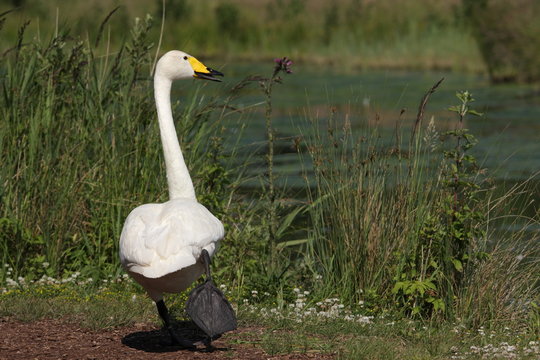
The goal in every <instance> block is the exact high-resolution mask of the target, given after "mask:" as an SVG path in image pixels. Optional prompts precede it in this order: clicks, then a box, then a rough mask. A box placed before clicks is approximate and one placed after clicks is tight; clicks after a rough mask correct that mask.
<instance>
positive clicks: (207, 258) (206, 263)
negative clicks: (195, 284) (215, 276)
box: [201, 249, 212, 280]
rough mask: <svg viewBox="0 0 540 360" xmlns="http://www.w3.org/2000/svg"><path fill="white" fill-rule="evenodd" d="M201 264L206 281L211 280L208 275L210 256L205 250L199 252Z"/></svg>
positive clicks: (210, 276)
mask: <svg viewBox="0 0 540 360" xmlns="http://www.w3.org/2000/svg"><path fill="white" fill-rule="evenodd" d="M201 258H202V262H203V264H204V269H205V271H206V280H212V275H211V274H210V262H211V261H210V254H208V251H206V249H203V250H202V252H201Z"/></svg>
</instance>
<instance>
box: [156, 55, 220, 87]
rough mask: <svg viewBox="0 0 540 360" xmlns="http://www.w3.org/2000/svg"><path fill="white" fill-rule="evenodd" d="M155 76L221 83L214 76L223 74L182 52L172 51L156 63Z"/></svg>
mask: <svg viewBox="0 0 540 360" xmlns="http://www.w3.org/2000/svg"><path fill="white" fill-rule="evenodd" d="M155 76H164V77H166V78H168V79H170V80H179V79H189V78H195V79H204V80H212V81H221V80H220V79H218V78H216V76H223V74H222V73H221V72H219V71H217V70H214V69H212V68H209V67H207V66H206V65H203V63H201V62H200V61H199V60H197V59H196V58H195V57H193V56H191V55H189V54H186V53H185V52H183V51H179V50H172V51H169V52H167V53H166V54H165V55H163V56H162V57H161V58H160V59H159V61H158V62H157V65H156V72H155Z"/></svg>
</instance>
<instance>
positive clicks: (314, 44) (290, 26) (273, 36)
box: [0, 0, 484, 71]
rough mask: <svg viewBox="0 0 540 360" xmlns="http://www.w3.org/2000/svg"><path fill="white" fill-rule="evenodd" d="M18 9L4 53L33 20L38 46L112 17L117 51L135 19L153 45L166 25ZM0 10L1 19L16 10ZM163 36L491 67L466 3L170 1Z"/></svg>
mask: <svg viewBox="0 0 540 360" xmlns="http://www.w3.org/2000/svg"><path fill="white" fill-rule="evenodd" d="M18 3H20V4H21V7H20V8H19V9H18V10H16V11H14V12H13V13H11V14H9V16H8V17H7V20H6V22H5V23H4V30H3V33H4V36H3V37H2V40H1V42H0V44H1V47H2V48H3V49H6V48H9V47H11V46H12V45H13V42H14V39H16V38H17V34H18V31H19V28H20V26H21V25H22V24H26V21H28V24H27V29H28V32H29V34H35V35H37V37H38V38H39V37H41V38H43V39H46V38H48V37H49V36H50V35H51V34H53V33H54V32H55V31H57V28H58V26H59V25H60V26H67V27H69V28H70V29H72V34H76V35H79V36H81V37H83V38H88V39H89V41H91V42H94V41H95V39H96V37H97V33H98V31H99V30H98V29H100V24H101V22H102V21H104V20H105V19H108V21H107V22H106V23H104V24H103V25H102V26H103V30H104V32H103V34H101V36H102V45H101V48H100V49H101V50H102V51H104V49H106V48H107V47H108V46H112V47H113V48H117V47H118V45H119V44H120V43H122V42H123V41H124V40H125V39H126V38H127V37H128V36H129V34H128V33H127V31H126V29H127V28H129V27H130V26H131V25H132V24H133V19H134V18H135V17H139V18H141V19H144V18H145V17H146V15H147V14H150V15H151V16H152V17H153V19H154V20H153V21H154V23H155V25H156V26H155V27H154V28H153V30H152V38H153V39H155V42H156V43H157V41H158V38H159V36H158V34H159V32H160V26H161V25H162V21H161V19H162V15H163V12H162V5H161V4H162V1H161V0H156V1H112V0H100V1H94V2H83V1H73V2H70V3H69V4H65V3H63V2H55V1H51V2H45V3H44V2H40V1H34V0H23V1H18ZM117 5H120V8H118V9H117V11H115V12H114V14H112V15H111V17H110V18H108V17H107V15H108V14H109V13H110V12H111V11H112V10H113V9H115V8H116V6H117ZM0 6H1V7H0V12H1V11H3V10H8V9H10V8H11V7H10V6H9V4H7V3H4V4H3V5H1V4H0ZM73 19H77V21H73ZM163 29H164V32H163V38H162V46H163V48H164V49H174V48H182V49H185V50H186V51H190V52H193V53H197V54H199V56H200V55H205V56H213V57H218V56H219V58H220V59H223V58H224V57H226V58H228V59H229V60H230V61H237V60H238V59H244V60H247V59H249V60H254V59H256V60H260V59H272V58H274V57H275V56H276V54H283V55H285V54H287V55H289V56H292V57H294V58H295V60H297V61H303V62H306V63H315V64H324V65H333V66H336V67H338V68H348V69H353V68H357V67H371V68H408V69H453V70H464V71H483V69H484V65H483V63H482V59H481V55H480V53H479V51H478V50H477V47H476V43H475V39H474V38H473V36H472V34H471V32H470V29H469V27H468V25H467V24H466V19H465V17H464V14H463V9H462V7H461V3H460V2H459V1H447V2H437V1H432V0H423V1H417V2H407V1H398V2H396V1H387V0H385V1H377V2H368V1H363V0H341V1H336V2H332V4H327V3H325V2H323V1H304V0H271V1H247V0H233V1H227V2H201V1H192V0H169V1H167V3H166V11H165V22H164V23H163ZM35 35H28V36H27V37H26V38H25V40H24V41H23V42H27V41H31V37H32V36H35Z"/></svg>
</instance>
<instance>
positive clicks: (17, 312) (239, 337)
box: [0, 277, 540, 360]
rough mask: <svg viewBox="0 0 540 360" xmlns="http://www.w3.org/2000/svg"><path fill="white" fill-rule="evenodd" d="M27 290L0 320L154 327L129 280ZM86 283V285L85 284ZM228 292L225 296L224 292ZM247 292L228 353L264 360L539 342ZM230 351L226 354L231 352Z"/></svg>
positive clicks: (492, 354)
mask: <svg viewBox="0 0 540 360" xmlns="http://www.w3.org/2000/svg"><path fill="white" fill-rule="evenodd" d="M48 282H49V283H48V284H47V283H45V282H44V283H41V284H26V285H23V286H22V287H15V288H13V287H10V288H8V289H7V290H6V291H5V292H3V293H2V294H0V317H5V316H9V317H11V319H12V320H19V321H24V322H33V321H37V320H40V319H60V320H61V321H64V322H69V323H73V324H77V325H78V326H82V327H83V328H88V329H92V330H96V331H99V330H106V329H115V328H119V327H124V326H133V325H135V324H141V323H143V324H153V326H155V327H159V326H160V325H159V324H160V320H159V318H158V317H157V314H156V313H155V309H154V306H153V304H151V303H150V302H149V301H148V300H147V299H146V298H145V295H144V294H142V293H141V292H140V291H138V290H137V288H136V287H135V285H134V284H133V283H132V282H131V281H130V280H127V279H122V278H118V279H110V281H108V282H107V283H102V284H101V285H100V286H98V287H96V286H95V285H91V284H89V283H88V282H87V281H85V280H84V279H80V278H77V277H73V278H71V279H69V280H67V281H64V282H63V283H62V284H53V281H51V279H49V280H48ZM90 283H92V282H90ZM225 291H226V290H225ZM264 296H265V295H264V294H258V293H255V292H253V293H252V294H251V295H250V296H249V297H248V298H246V299H244V300H243V301H242V302H240V303H239V304H238V305H237V312H238V315H239V323H240V327H241V328H246V329H247V330H245V331H242V332H240V333H232V334H227V335H225V341H226V343H227V344H230V347H231V348H232V349H234V348H236V347H238V346H240V345H249V346H251V347H255V348H262V349H263V350H264V352H265V353H266V354H267V355H268V356H275V357H279V356H280V355H284V356H286V355H290V354H298V355H301V354H311V355H312V356H314V355H316V354H321V355H326V356H329V357H332V358H338V359H389V360H391V359H404V358H407V359H480V358H486V357H488V358H501V359H506V358H509V359H511V358H519V359H536V358H537V357H538V356H539V355H540V342H539V340H538V338H536V337H534V336H531V334H530V333H527V331H526V330H524V329H511V328H508V327H500V328H497V329H484V328H479V329H477V330H471V329H467V328H465V327H463V326H462V325H460V324H457V323H435V322H431V323H430V322H421V321H413V320H408V319H403V318H395V317H393V316H391V315H389V314H386V315H385V316H378V317H373V316H370V315H366V313H365V309H364V314H362V310H358V309H357V310H355V311H352V310H351V308H349V307H346V306H344V305H343V304H341V303H340V302H339V300H338V299H335V298H328V299H322V300H321V301H320V302H315V301H314V300H313V299H312V296H311V294H309V292H304V291H300V290H299V289H297V291H296V299H295V300H294V301H292V302H290V303H286V304H285V305H286V306H285V307H284V308H278V307H276V306H275V304H273V303H271V302H266V303H265V302H262V303H261V302H260V298H263V297H264ZM167 300H168V302H169V303H170V304H172V305H173V307H172V309H173V310H174V311H175V316H176V318H177V319H178V320H182V319H184V318H185V315H184V314H183V312H181V311H179V310H181V309H182V308H183V301H184V300H185V299H184V298H183V297H180V296H174V297H173V296H171V297H168V298H167ZM229 351H231V350H230V349H229Z"/></svg>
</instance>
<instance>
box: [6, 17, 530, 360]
mask: <svg viewBox="0 0 540 360" xmlns="http://www.w3.org/2000/svg"><path fill="white" fill-rule="evenodd" d="M102 30H103V31H105V30H104V28H102ZM104 34H105V32H99V31H98V32H97V33H96V36H95V39H100V41H101V40H103V39H104V37H103V35H104ZM23 35H24V34H22V33H21V35H20V37H19V39H18V41H15V44H14V46H13V49H12V50H11V51H10V52H8V53H7V54H5V56H3V57H2V58H1V61H2V63H1V70H0V73H1V74H2V78H1V86H2V89H3V95H2V97H1V98H0V105H1V106H0V109H1V110H0V111H1V117H2V121H1V122H0V155H1V158H2V164H3V165H2V167H1V170H0V171H1V172H0V183H1V184H2V188H1V193H0V196H1V203H0V218H1V219H0V249H1V250H2V252H1V258H0V261H1V263H2V264H6V265H5V266H3V267H2V268H1V269H0V281H1V283H2V284H6V293H5V295H3V296H4V297H5V298H6V299H9V296H29V297H34V296H36V295H35V294H33V293H32V292H31V291H30V292H29V293H28V292H25V291H22V292H19V293H18V292H17V291H15V290H16V289H21V288H22V289H25V286H26V285H25V284H30V283H32V282H33V283H34V284H35V283H36V282H38V283H40V282H41V283H47V282H52V283H53V285H51V286H53V290H52V291H53V294H52V298H53V299H56V298H57V296H56V295H57V294H56V293H54V291H55V290H54V286H56V285H54V283H56V282H58V281H55V280H54V279H73V278H79V277H81V278H83V279H86V281H88V279H90V278H91V279H92V280H90V282H93V283H101V282H103V280H109V279H114V278H117V277H118V276H119V274H121V269H120V266H119V262H118V255H117V254H118V236H119V234H120V231H121V228H122V224H123V221H124V219H125V217H126V216H127V214H128V212H129V211H130V210H131V209H132V208H134V207H135V206H137V205H139V204H141V203H149V202H156V201H164V200H166V194H167V191H166V187H165V184H166V181H165V178H164V170H163V166H162V164H163V161H162V159H161V145H160V140H159V133H158V126H157V123H156V121H155V110H154V105H153V101H152V96H150V94H151V93H152V87H151V81H150V77H149V75H148V74H149V73H150V69H151V67H152V64H153V61H154V51H155V49H154V48H153V47H152V45H151V44H152V43H155V42H156V41H155V40H156V38H154V37H153V36H152V26H151V21H150V19H148V18H147V19H143V20H139V21H137V22H136V23H135V25H134V26H133V27H132V28H131V30H130V37H129V39H128V40H127V41H126V42H125V43H124V44H122V45H121V46H119V47H118V48H111V49H109V52H107V53H105V54H103V53H101V51H102V48H101V47H100V46H101V45H100V44H102V43H101V42H100V41H96V40H95V39H94V38H92V39H91V40H89V39H82V40H81V39H79V38H77V37H73V36H71V35H70V34H69V32H67V31H66V30H65V29H63V28H59V31H58V34H57V36H54V37H51V38H46V39H43V38H42V39H41V40H35V41H32V42H30V43H26V44H24V46H23V45H22V44H23V43H24V40H23V39H24V38H23ZM96 42H97V45H96ZM18 45H21V46H18ZM98 54H99V55H98ZM288 64H289V63H288V61H286V59H283V60H282V61H281V62H280V63H279V64H275V63H272V64H269V71H268V73H269V75H268V77H265V76H257V77H254V76H248V77H246V79H245V80H243V81H242V82H240V83H239V84H237V85H235V86H234V87H232V88H231V89H226V91H225V92H224V93H222V94H220V95H216V96H215V97H212V98H209V97H207V96H205V95H204V94H205V90H206V89H205V87H209V86H214V85H215V84H208V83H206V84H200V83H199V86H200V87H197V86H195V87H193V86H192V87H191V90H188V91H186V92H185V93H184V94H183V96H182V106H180V104H179V103H178V102H176V101H173V103H174V104H175V105H174V107H175V108H174V109H173V110H174V111H173V113H174V114H175V116H176V118H175V120H176V123H177V124H178V135H179V137H180V139H181V142H182V144H183V150H184V151H185V154H186V155H185V157H186V162H187V163H188V164H189V166H190V171H191V174H192V176H193V179H194V184H195V187H196V191H197V193H198V194H200V195H199V197H198V199H199V201H200V202H201V203H202V204H204V205H205V206H207V207H208V208H209V209H210V210H211V211H212V212H213V213H214V214H216V216H218V217H219V218H220V219H222V221H223V222H224V224H225V227H226V231H227V236H226V238H225V239H224V241H223V244H222V247H221V249H220V252H219V254H218V255H217V256H216V258H215V263H214V264H215V265H214V266H215V273H216V278H217V279H218V280H219V281H220V283H222V284H224V285H226V286H227V287H228V289H229V290H230V292H229V296H230V297H231V299H232V300H233V301H235V302H236V303H238V304H239V306H241V305H242V306H243V303H244V299H246V298H249V299H250V300H248V303H250V302H255V303H256V304H255V305H256V309H255V310H254V311H256V312H257V313H259V310H257V309H259V307H261V308H262V307H267V309H268V307H271V308H275V309H277V310H275V311H279V312H280V313H281V312H284V313H285V314H287V315H286V317H287V319H288V317H290V316H292V315H290V314H289V313H288V312H287V311H286V309H288V307H289V306H290V304H298V303H299V302H303V303H304V304H303V305H302V306H299V308H301V309H302V310H305V311H308V312H313V311H315V312H317V313H319V312H321V311H323V309H324V308H323V307H322V306H320V305H317V303H319V302H322V304H324V301H325V300H326V299H337V300H333V301H334V303H333V304H330V305H324V306H326V307H332V306H333V305H337V308H338V309H343V308H347V309H350V311H351V313H350V314H345V313H342V315H344V316H345V315H349V317H350V318H351V319H356V320H359V319H360V320H361V319H368V320H369V319H371V318H366V317H369V316H374V318H375V319H378V320H377V321H381V323H386V319H387V318H388V317H390V318H391V319H397V320H396V321H399V322H400V323H401V321H403V324H406V323H407V321H409V320H410V321H413V322H414V323H415V324H416V322H418V324H420V323H421V322H424V323H425V324H427V325H426V326H428V329H431V328H432V327H435V328H436V326H442V328H445V329H448V328H449V327H453V326H463V327H464V328H465V329H467V330H466V331H469V335H470V334H471V331H472V332H473V333H474V332H475V331H478V329H484V330H482V331H487V330H489V331H499V330H498V329H501V328H504V326H506V327H508V328H510V329H512V331H518V332H519V333H520V334H525V335H524V339H525V338H534V337H538V332H539V331H540V324H539V323H538V319H539V316H540V315H539V308H538V301H539V284H538V278H537V274H538V273H540V261H539V257H538V250H537V248H536V247H535V244H536V243H537V242H538V239H539V236H538V233H537V232H534V231H529V232H528V231H526V230H527V229H529V228H531V229H532V228H534V227H538V225H539V222H540V219H539V218H538V215H539V213H538V211H536V212H535V215H533V216H532V217H529V218H528V219H527V221H526V222H525V223H523V222H520V223H519V224H520V225H519V226H520V227H522V229H523V230H522V231H514V232H508V233H503V234H501V233H500V231H497V229H496V227H495V226H494V225H495V224H496V221H497V220H498V219H500V218H505V219H508V221H509V222H512V220H513V219H520V218H522V213H523V211H524V209H525V207H526V206H534V204H532V205H531V204H530V203H529V202H528V201H527V191H528V188H527V186H528V183H527V182H525V183H523V184H521V185H519V186H518V187H516V188H514V189H511V190H510V191H509V192H507V193H505V194H503V195H502V196H500V195H495V194H496V192H494V190H495V189H493V186H492V183H491V182H490V179H489V174H488V173H486V171H485V170H483V169H481V168H480V167H479V165H478V164H477V162H476V160H475V159H474V157H473V156H472V155H471V149H472V148H473V147H474V146H475V144H476V142H477V140H476V139H475V138H474V136H473V134H471V133H470V132H469V131H468V130H467V129H465V128H464V124H465V123H466V122H467V121H474V120H473V119H474V117H475V116H477V115H480V114H478V113H477V112H476V111H475V110H474V99H473V98H472V95H471V94H469V93H468V92H460V93H458V97H457V98H455V99H448V102H449V103H455V104H456V105H455V106H452V107H451V108H450V109H449V111H450V113H452V116H453V118H454V126H452V127H451V129H450V130H449V131H447V130H446V129H447V127H446V128H445V129H444V130H442V129H439V127H438V126H437V123H436V119H434V118H433V119H432V121H428V120H427V119H428V116H427V115H425V114H424V113H425V112H426V108H425V106H426V104H427V102H429V95H430V94H431V93H432V92H434V91H436V90H437V86H434V87H433V88H432V89H431V91H430V92H428V93H427V94H426V95H424V94H418V97H419V101H420V100H421V105H420V108H419V112H418V116H417V118H416V123H415V126H414V129H412V130H411V129H403V128H402V126H401V122H400V119H399V117H398V118H397V119H396V122H395V132H394V133H393V134H392V135H391V136H389V137H387V138H385V137H382V136H381V135H380V133H379V131H378V128H377V126H355V125H358V124H351V121H353V120H351V119H354V116H351V115H353V114H348V113H344V114H341V113H339V112H337V111H332V112H331V114H330V115H329V116H328V117H326V116H325V117H318V116H317V115H315V114H311V113H310V109H309V108H308V109H306V119H305V122H304V124H303V125H302V126H300V131H299V133H298V135H297V136H296V137H295V138H294V139H293V140H292V146H293V147H294V149H295V151H296V152H297V153H298V155H297V156H298V158H299V164H301V169H299V171H301V173H302V174H303V177H304V179H305V187H304V189H303V191H302V194H301V195H299V194H292V193H291V192H290V189H287V188H286V187H281V186H278V184H279V183H278V182H277V181H276V178H277V177H278V176H279V174H277V173H275V172H274V171H273V169H274V167H273V165H274V163H273V162H274V159H273V156H272V155H271V154H273V153H274V151H275V150H276V149H275V146H276V145H275V142H274V140H275V138H276V137H278V134H279V133H278V132H277V131H276V129H274V127H273V123H272V119H273V111H272V102H271V99H272V97H271V95H272V91H276V87H278V86H286V77H287V76H294V75H291V74H289V73H288V71H287V70H288V66H289V65H290V64H289V65H288ZM246 75H247V74H246ZM283 82H285V84H283ZM438 86H439V85H438ZM443 86H444V85H443ZM426 90H427V89H426ZM257 93H260V97H258V98H256V99H255V100H253V101H247V100H245V97H247V96H248V95H249V96H253V94H257ZM422 95H424V97H423V98H422ZM175 96H176V95H175ZM252 99H253V98H252ZM257 106H259V107H262V108H261V109H258V108H257ZM299 106H304V105H303V104H301V105H299ZM254 108H255V109H256V111H252V109H254ZM257 109H258V111H257ZM261 113H262V114H264V115H262V118H261V117H260V116H259V115H260V114H261ZM246 121H261V122H264V123H265V125H266V136H267V141H266V143H265V144H263V145H264V148H262V149H261V148H259V149H253V148H243V147H241V146H227V147H225V146H224V144H225V141H224V138H225V136H227V137H236V138H237V139H240V137H241V136H242V132H241V129H242V124H243V123H244V122H246ZM375 123H376V121H375ZM227 143H228V144H230V143H233V144H234V143H235V142H234V141H228V142H227ZM238 143H241V142H240V141H238ZM257 151H258V152H259V153H261V154H262V156H261V158H262V161H261V159H259V158H257V159H255V158H256V157H257V156H258V155H257ZM261 164H263V165H261ZM248 170H250V171H248ZM253 180H256V182H257V183H259V184H260V186H258V187H256V188H255V189H253V188H251V189H252V192H251V193H249V194H246V193H245V189H242V185H243V184H246V183H248V182H250V183H253ZM240 190H243V192H241V191H240ZM516 198H519V199H525V201H524V203H517V202H513V201H515V199H516ZM508 205H511V206H508ZM508 209H512V210H511V212H509V210H508ZM520 220H521V219H520ZM516 224H517V222H516ZM509 269H510V270H511V271H509ZM50 278H52V279H53V280H50ZM66 281H67V280H66ZM60 282H62V281H61V280H60ZM96 288H97V287H96V286H94V288H93V289H94V290H96ZM299 288H302V294H304V293H303V291H308V292H309V293H310V297H309V300H302V301H299V300H301V299H304V298H300V297H299V294H300V292H299V290H296V289H299ZM38 289H39V288H38ZM62 289H63V288H62V287H60V290H62ZM132 290H133V291H135V292H138V291H139V290H137V289H132V287H131V285H129V286H127V290H126V288H122V289H121V291H127V292H128V293H129V291H132ZM32 291H33V290H32ZM44 291H46V292H47V291H49V290H44ZM70 291H71V290H70ZM104 291H107V289H106V290H104ZM6 294H7V295H6ZM98 294H99V292H98ZM304 295H305V294H304ZM74 296H76V297H80V295H77V294H75V295H74ZM89 296H90V297H89V299H90V304H95V303H97V304H99V303H100V302H99V301H101V300H99V299H98V298H95V297H94V296H93V295H92V293H90V295H89ZM61 298H62V297H61ZM68 300H69V299H68ZM119 300H122V302H124V300H125V297H119ZM51 301H57V300H51ZM137 301H139V300H137ZM141 301H144V302H146V304H148V303H149V302H148V300H146V299H145V300H141ZM313 304H314V305H315V306H313ZM339 305H343V307H340V306H339ZM3 306H5V307H6V308H5V310H3V311H4V314H5V315H12V314H16V313H17V312H18V311H19V310H17V309H16V308H10V306H11V304H10V302H9V301H7V302H3ZM91 306H94V305H91ZM141 306H143V305H141ZM147 306H150V305H144V306H143V307H142V308H144V309H146V308H147ZM293 306H294V305H293ZM310 307H312V308H313V309H315V310H308V309H309V308H310ZM36 308H37V309H39V307H36ZM41 308H42V309H43V311H44V312H45V313H44V314H45V316H51V314H50V312H49V313H48V312H47V309H46V308H43V307H41ZM98 308H99V306H96V309H98ZM142 308H141V309H142ZM246 309H249V308H248V307H247V308H246ZM327 310H328V309H327ZM85 311H86V312H84V314H91V312H92V311H93V310H91V309H87V310H85ZM96 311H99V309H98V310H96ZM141 311H142V310H141ZM145 311H146V310H145ZM242 311H243V310H242ZM268 311H271V310H268ZM106 313H107V312H106V311H104V313H103V314H106ZM136 313H137V314H139V315H137V316H143V317H144V316H146V315H144V314H142V315H141V312H140V311H139V312H136ZM248 313H249V312H246V313H245V314H248ZM260 313H261V314H262V313H263V311H262V309H261V310H260ZM47 314H48V315H47ZM119 314H120V315H119V316H121V319H117V320H114V318H113V320H114V321H113V322H116V321H117V324H119V325H121V324H122V321H131V320H129V316H130V315H129V313H125V312H119ZM122 314H123V315H122ZM340 314H341V313H340ZM352 315H354V316H352ZM85 316H87V315H85ZM126 316H127V317H128V318H126ZM245 316H246V318H249V316H248V315H245ZM92 317H93V318H94V316H92ZM96 317H97V318H99V316H97V315H96ZM262 318H263V315H257V316H256V317H255V318H254V319H257V320H253V321H262V320H261V319H262ZM277 318H279V317H277ZM122 319H124V320H122ZM126 319H127V320H126ZM289 320H290V319H289ZM289 320H287V321H284V322H282V323H281V324H282V326H283V328H286V327H290V326H291V324H293V322H291V321H289ZM292 320H293V321H294V318H293V319H292ZM91 321H93V320H91ZM366 321H367V320H366ZM369 321H371V320H369ZM392 321H393V320H392ZM272 324H274V323H270V326H273V325H272ZM337 324H338V325H335V326H336V328H338V329H339V328H340V326H341V325H339V324H341V323H339V322H338V323H337ZM440 324H443V325H440ZM356 326H361V325H358V324H355V325H354V327H352V328H351V330H343V331H344V333H345V334H350V333H355V332H360V330H359V328H357V327H356ZM404 327H405V326H403V327H402V326H401V325H400V327H399V330H398V331H403V328H404ZM341 328H342V327H341ZM383 328H385V327H384V326H383ZM321 329H322V327H321ZM385 329H386V328H385ZM321 331H322V330H321ZM392 331H393V330H392ZM426 331H427V332H428V333H429V331H431V330H426ZM433 331H436V333H437V334H439V333H438V332H437V331H439V330H433ZM441 331H443V330H441ZM369 334H372V335H369V336H374V337H375V336H380V335H379V334H380V332H379V330H376V331H375V332H374V333H369ZM390 334H395V333H392V332H390ZM421 334H422V336H421V337H423V336H428V334H426V333H425V332H421ZM331 336H336V335H335V333H332V335H331ZM347 336H348V335H345V337H347ZM437 336H439V335H437ZM428 338H429V337H428ZM268 341H269V342H272V341H278V344H279V338H278V340H275V338H273V337H268ZM351 341H357V342H358V341H359V343H355V344H356V345H351V347H352V348H354V349H357V350H354V351H357V353H360V352H362V351H363V350H362V349H364V348H365V347H369V346H370V345H369V343H367V342H362V341H363V339H362V338H358V339H352V340H351ZM383 341H384V342H387V341H388V342H391V343H393V344H395V342H392V341H391V340H390V339H386V338H385V339H384V340H383ZM419 341H420V343H421V344H423V345H421V346H422V347H424V346H429V345H428V344H429V343H425V342H424V340H423V339H422V340H419ZM452 341H453V340H452ZM524 341H525V340H524ZM531 341H532V340H531ZM523 344H525V343H523ZM395 345H396V354H397V355H396V356H395V357H398V358H399V356H401V355H403V353H402V352H401V350H400V349H398V348H399V346H400V345H399V344H395ZM269 346H270V345H269ZM441 346H443V347H445V346H446V345H441ZM475 346H476V345H475ZM520 346H521V345H520ZM522 349H525V345H523V346H522ZM379 350H380V349H374V350H373V351H379ZM336 351H338V350H336ZM351 351H353V350H351ZM407 351H409V350H407ZM410 351H414V350H410ZM421 351H424V350H421ZM427 351H428V350H427ZM436 351H437V352H438V351H439V350H436ZM463 351H465V350H463ZM523 351H525V350H523ZM443 352H444V353H446V352H447V350H443Z"/></svg>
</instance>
